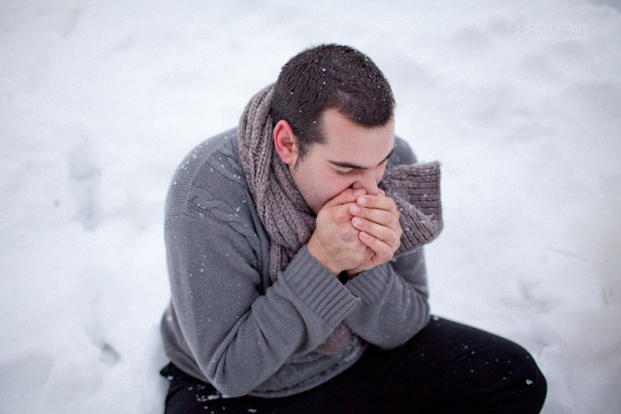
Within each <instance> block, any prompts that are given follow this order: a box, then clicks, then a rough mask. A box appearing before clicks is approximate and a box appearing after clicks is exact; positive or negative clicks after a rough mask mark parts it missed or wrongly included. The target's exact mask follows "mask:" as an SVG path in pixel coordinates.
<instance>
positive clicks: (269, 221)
mask: <svg viewBox="0 0 621 414" xmlns="http://www.w3.org/2000/svg"><path fill="white" fill-rule="evenodd" d="M273 91H274V86H273V85H269V86H267V87H266V88H264V89H262V90H261V91H259V93H257V94H256V95H255V96H254V97H253V98H252V99H251V100H250V102H248V105H247V106H246V109H245V110H244V113H243V114H242V116H241V119H240V122H239V128H238V130H237V142H238V148H239V159H240V163H241V165H242V168H243V170H244V173H245V175H246V181H247V182H248V186H249V188H250V193H251V194H252V197H253V199H254V202H255V205H256V208H257V212H258V214H259V218H260V219H261V223H262V224H263V227H264V228H265V230H266V231H267V232H268V234H269V235H270V263H269V275H270V279H271V280H272V282H275V281H276V280H277V278H278V272H280V271H282V270H284V269H285V268H286V267H287V265H288V264H289V262H290V261H291V260H292V259H293V257H294V256H295V254H296V253H297V252H298V250H300V248H301V247H302V246H303V245H304V244H306V242H308V240H309V239H310V237H311V235H312V233H313V231H314V230H315V215H314V214H313V212H312V211H311V209H310V208H309V207H308V205H307V204H306V202H305V201H304V198H303V197H302V194H300V192H299V190H298V189H297V187H296V185H295V183H294V181H293V178H292V177H291V174H290V172H289V168H288V166H287V165H286V164H285V163H284V162H282V160H281V159H280V157H279V156H278V154H277V153H276V151H275V148H274V141H273V125H272V119H271V117H270V116H269V108H270V102H271V99H272V93H273ZM314 145H320V144H314ZM379 187H380V188H382V189H383V190H384V191H385V192H386V196H388V197H390V198H392V199H393V200H394V201H395V204H396V205H397V208H398V209H399V214H400V218H399V222H400V224H401V228H402V230H403V235H402V236H401V245H400V247H399V249H398V250H397V251H396V253H395V257H398V256H401V255H403V254H405V253H409V252H412V251H414V250H416V249H417V248H419V247H421V246H422V245H423V244H425V243H429V242H430V241H431V240H433V239H434V238H436V237H437V236H438V235H439V234H440V231H441V230H442V210H441V204H440V164H439V163H438V162H432V163H429V164H412V165H401V166H397V167H395V168H387V169H386V172H385V173H384V176H383V179H382V181H381V182H380V184H379ZM351 335H352V334H351V331H350V329H349V327H347V325H346V324H345V322H341V323H340V324H339V325H338V326H337V327H336V329H335V330H334V331H333V332H332V333H331V334H330V336H329V337H328V338H327V339H326V340H325V341H324V342H323V343H322V344H320V345H319V346H318V347H317V348H316V349H315V352H319V353H321V354H325V355H333V354H337V353H339V352H342V351H344V350H345V348H346V347H347V345H349V343H350V342H351Z"/></svg>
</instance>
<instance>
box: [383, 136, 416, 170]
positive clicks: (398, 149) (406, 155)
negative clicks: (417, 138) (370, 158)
mask: <svg viewBox="0 0 621 414" xmlns="http://www.w3.org/2000/svg"><path fill="white" fill-rule="evenodd" d="M417 161H418V160H417V158H416V155H415V154H414V151H412V148H411V147H410V144H408V143H407V141H406V140H404V139H403V138H399V137H395V150H394V152H393V153H392V155H391V156H390V158H389V159H388V165H389V166H390V167H396V166H398V165H409V164H414V163H416V162H417Z"/></svg>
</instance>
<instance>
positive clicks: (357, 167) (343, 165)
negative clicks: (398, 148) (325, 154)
mask: <svg viewBox="0 0 621 414" xmlns="http://www.w3.org/2000/svg"><path fill="white" fill-rule="evenodd" d="M393 152H395V149H394V148H393V149H392V150H391V151H390V153H389V154H388V155H387V156H386V158H384V159H383V160H382V161H381V162H380V163H379V164H377V165H380V164H381V163H383V162H385V161H386V160H387V159H388V158H390V156H391V155H392V154H393ZM328 162H330V163H331V164H332V165H335V166H337V167H341V168H351V169H354V170H368V169H369V167H361V166H360V165H356V164H351V163H349V162H338V161H330V160H328Z"/></svg>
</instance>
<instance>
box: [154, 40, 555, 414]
mask: <svg viewBox="0 0 621 414" xmlns="http://www.w3.org/2000/svg"><path fill="white" fill-rule="evenodd" d="M394 105H395V103H394V98H393V95H392V92H391V89H390V86H389V84H388V82H387V81H386V79H385V77H384V75H383V74H382V72H381V71H380V70H379V69H378V68H377V67H376V66H375V64H374V63H373V62H372V61H371V60H370V59H369V58H368V57H367V56H365V55H363V54H362V53H360V52H358V51H357V50H355V49H352V48H350V47H346V46H338V45H322V46H318V47H314V48H311V49H308V50H305V51H303V52H301V53H300V54H298V55H297V56H295V57H293V58H292V59H291V60H290V61H289V62H288V63H287V64H286V65H285V66H284V67H283V68H282V71H281V73H280V76H279V78H278V80H277V82H276V83H275V84H273V85H270V86H268V87H266V88H265V89H263V90H261V91H260V92H259V93H258V94H257V95H255V96H254V97H253V98H252V99H251V100H250V102H249V103H248V105H247V107H246V109H245V111H244V113H243V115H242V117H241V120H240V123H239V126H238V127H237V128H235V129H232V130H229V131H226V132H224V133H222V134H220V135H218V136H216V137H213V138H210V139H208V140H206V141H205V142H203V143H202V144H200V145H199V146H198V147H196V148H195V149H194V150H193V151H192V152H191V153H190V154H189V155H188V156H187V158H186V159H185V160H184V161H183V163H182V164H181V166H180V167H179V168H178V170H177V172H176V173H175V176H174V178H173V180H172V185H171V187H170V190H169V194H168V199H167V204H166V222H165V230H166V247H167V254H168V267H169V275H170V284H171V290H172V301H171V304H170V306H169V308H168V309H167V311H166V313H165V315H164V318H163V320H162V336H163V340H164V344H165V348H166V352H167V355H168V357H169V358H170V360H171V363H170V365H168V366H167V367H165V368H164V369H163V370H162V375H164V376H165V377H167V378H168V379H169V380H170V388H169V393H168V396H167V398H166V413H168V414H177V413H205V412H211V413H226V414H229V413H248V412H256V413H296V414H303V413H321V414H329V413H339V414H345V413H356V414H361V413H374V414H375V413H378V412H385V413H503V414H505V413H538V412H539V411H540V409H541V407H542V405H543V401H544V398H545V394H546V382H545V379H544V377H543V375H542V374H541V372H540V370H539V369H538V368H537V365H536V364H535V362H534V361H533V359H532V357H531V356H530V355H529V354H528V352H527V351H525V350H524V349H523V348H521V347H520V346H518V345H516V344H514V343H512V342H510V341H508V340H506V339H503V338H500V337H498V336H495V335H492V334H490V333H487V332H483V331H480V330H477V329H474V328H472V327H468V326H464V325H461V324H457V323H454V322H451V321H448V320H444V319H440V318H437V317H432V316H430V314H429V305H428V302H427V297H428V290H427V281H426V277H427V276H426V271H425V263H424V257H423V249H422V246H423V245H425V244H426V243H428V242H430V241H431V240H433V239H434V238H435V237H437V236H438V234H439V233H440V231H441V229H442V215H441V205H440V193H439V182H440V173H439V164H438V163H428V164H419V163H416V159H415V157H414V154H413V153H412V151H411V149H410V148H409V146H408V145H407V144H406V143H405V141H403V140H401V139H399V138H396V137H395V136H394V125H395V120H394Z"/></svg>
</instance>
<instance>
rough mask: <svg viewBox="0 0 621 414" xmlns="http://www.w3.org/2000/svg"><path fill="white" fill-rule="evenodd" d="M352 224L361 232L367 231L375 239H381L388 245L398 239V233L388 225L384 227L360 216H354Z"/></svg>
mask: <svg viewBox="0 0 621 414" xmlns="http://www.w3.org/2000/svg"><path fill="white" fill-rule="evenodd" d="M352 225H353V226H354V227H355V228H356V229H358V230H360V231H361V232H365V233H368V234H369V235H371V236H373V237H375V238H376V239H379V240H381V241H383V242H384V243H386V244H387V245H388V246H390V245H393V244H395V241H397V240H399V235H398V233H397V232H395V231H394V230H393V229H391V228H390V227H386V226H383V225H381V224H377V223H375V222H372V221H369V220H365V219H362V218H360V217H354V218H353V219H352Z"/></svg>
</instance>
